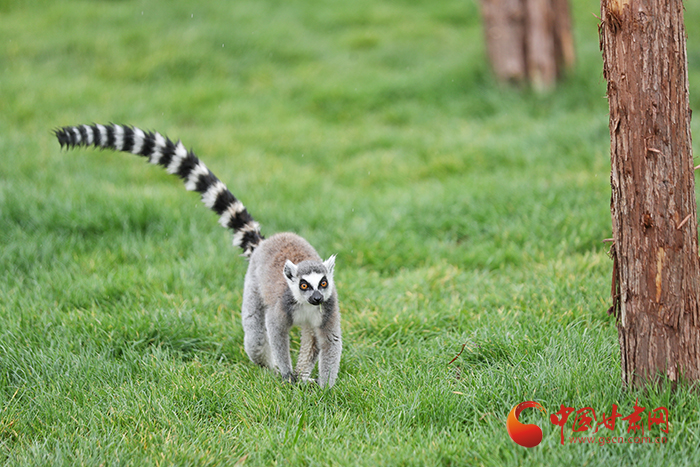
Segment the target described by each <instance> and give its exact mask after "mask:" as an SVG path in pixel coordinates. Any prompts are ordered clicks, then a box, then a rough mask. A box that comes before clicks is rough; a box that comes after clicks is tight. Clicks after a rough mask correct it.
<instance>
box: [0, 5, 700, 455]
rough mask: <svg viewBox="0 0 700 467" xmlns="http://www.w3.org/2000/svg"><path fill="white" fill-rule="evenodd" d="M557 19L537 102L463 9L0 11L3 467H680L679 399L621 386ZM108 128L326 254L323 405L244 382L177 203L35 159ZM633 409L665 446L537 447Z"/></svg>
mask: <svg viewBox="0 0 700 467" xmlns="http://www.w3.org/2000/svg"><path fill="white" fill-rule="evenodd" d="M572 4H573V8H574V22H575V27H576V45H577V53H578V62H577V66H576V69H575V71H574V72H573V73H572V74H571V75H570V76H569V77H568V78H567V79H566V81H565V82H564V83H562V85H561V86H560V87H559V88H558V89H557V90H556V92H553V93H550V94H547V95H537V94H534V93H532V92H529V91H527V90H522V91H518V90H512V89H506V88H502V87H499V86H497V85H496V84H495V83H494V82H493V78H492V76H491V74H490V71H489V68H488V65H487V63H486V61H485V51H484V44H483V39H482V29H481V20H480V15H479V9H478V2H477V1H476V0H444V1H439V2H436V1H430V0H415V1H407V0H382V1H369V0H359V1H357V2H340V1H331V0H306V1H300V0H287V1H278V0H258V1H252V0H239V1H236V2H185V1H179V0H177V1H176V0H170V1H164V0H159V1H145V0H123V1H86V0H83V1H78V0H70V1H61V2H52V1H33V2H28V1H21V0H15V1H13V0H0V154H1V156H0V160H1V162H0V464H2V463H4V464H6V465H12V466H16V465H42V466H43V465H67V466H68V465H71V466H72V465H90V466H92V465H95V466H97V465H109V466H112V465H133V466H150V465H153V466H156V465H157V466H162V465H177V466H183V465H197V466H209V465H211V466H214V465H251V466H267V465H323V466H325V465H366V466H375V465H420V466H422V465H567V466H568V465H631V464H637V465H674V466H675V465H689V466H695V465H700V449H698V445H700V401H699V400H698V397H697V395H696V394H695V393H693V392H691V391H690V390H688V389H686V388H682V389H679V390H678V391H677V392H675V393H670V392H668V391H666V390H663V389H658V388H648V390H646V391H625V390H624V389H623V388H622V387H621V380H620V364H619V360H620V351H619V347H618V342H617V330H616V328H615V324H614V318H612V317H610V316H608V314H607V313H606V310H607V309H608V307H609V306H610V304H611V300H610V276H611V268H612V263H611V261H610V259H609V258H608V256H607V254H606V248H607V246H606V244H604V243H603V242H602V240H603V239H605V238H608V237H610V236H611V233H610V230H611V222H610V212H609V203H610V188H609V136H608V117H607V101H606V100H605V98H604V97H605V82H604V80H603V78H602V71H601V70H602V61H601V58H600V52H599V50H598V37H597V29H596V28H597V20H596V18H595V17H594V16H593V14H592V13H596V14H597V13H598V11H599V3H598V1H597V0H581V1H579V0H572ZM686 25H687V28H688V35H689V37H688V56H689V61H690V81H691V83H690V85H691V106H692V107H693V108H694V109H696V110H697V109H698V108H700V6H699V5H698V4H697V2H690V1H688V2H686ZM112 121H113V122H117V123H127V124H133V125H137V126H139V127H141V128H144V129H153V130H158V131H160V132H162V133H164V134H167V135H168V136H170V137H171V138H174V139H178V138H181V139H182V140H183V142H184V143H185V144H186V145H187V146H188V147H192V148H193V149H194V150H195V151H196V153H197V154H198V155H199V156H200V157H201V158H202V160H203V161H204V162H205V163H206V164H207V166H209V167H210V168H211V169H212V170H213V171H214V172H215V173H216V174H217V175H218V176H219V178H221V179H222V180H223V181H224V182H226V183H227V185H228V186H229V188H230V189H231V191H232V192H233V193H234V194H235V195H237V196H238V197H239V198H240V199H241V200H242V201H243V203H245V204H246V206H247V207H248V208H249V210H250V212H251V214H252V215H253V216H254V217H255V218H256V219H257V220H258V221H259V222H260V223H261V224H262V226H263V233H264V234H267V235H269V234H271V233H274V232H279V231H295V232H297V233H299V234H301V235H303V236H304V237H306V238H307V239H309V241H311V243H312V244H314V246H315V247H316V248H317V249H318V251H319V252H320V253H321V255H322V256H324V257H327V256H329V255H330V254H333V253H337V255H338V259H337V262H336V268H335V270H336V283H337V287H338V290H339V296H340V303H341V312H342V316H343V335H344V353H343V360H342V363H341V369H340V375H339V378H338V382H337V384H336V386H335V387H334V388H333V389H332V390H329V391H324V390H320V389H318V388H316V387H310V386H303V385H298V386H291V385H286V384H283V383H282V382H281V381H280V380H278V378H277V377H275V376H274V375H272V374H270V373H268V372H266V371H264V370H261V369H259V368H257V367H255V366H254V365H253V364H252V363H250V362H249V360H248V358H247V356H246V355H245V352H244V350H243V330H242V327H241V323H240V316H239V313H240V305H241V294H242V287H243V276H244V273H245V268H246V265H247V263H246V262H245V260H243V259H242V258H240V257H238V254H239V253H240V252H239V251H237V250H235V249H233V248H232V247H231V244H230V242H231V237H230V234H229V233H228V232H227V231H225V230H224V229H222V228H221V227H219V226H218V225H217V222H216V217H215V216H214V215H213V214H212V213H211V212H209V211H208V210H207V209H206V207H205V206H204V205H202V204H201V203H200V201H199V199H198V197H197V196H196V195H194V194H193V193H188V192H186V191H185V190H184V188H183V187H182V184H181V183H180V181H179V180H178V179H177V178H175V177H173V176H171V175H168V174H167V173H165V171H163V170H161V169H160V168H158V167H152V166H149V165H147V164H145V163H144V162H143V161H142V160H138V159H137V158H136V157H134V156H129V155H126V154H115V153H111V152H101V151H96V150H79V151H71V152H65V151H61V150H60V149H59V146H58V143H57V141H56V140H55V138H54V136H53V135H52V133H51V130H52V129H53V128H55V127H57V126H61V125H71V124H80V123H92V122H98V123H107V122H112ZM693 132H694V133H695V134H696V135H697V134H700V126H699V125H698V123H697V120H696V122H695V123H694V124H693ZM697 151H698V147H697V144H696V153H697ZM298 339H299V337H298V333H295V334H294V335H293V345H292V346H293V348H296V347H298ZM463 344H464V347H463ZM462 348H463V352H462V353H461V354H460V355H459V356H458V357H457V358H456V359H455V360H454V362H452V363H450V361H451V360H453V359H454V358H455V356H457V354H458V353H459V352H460V350H461V349H462ZM527 400H535V401H538V402H539V403H540V404H542V405H543V406H544V407H545V408H546V409H547V412H548V414H547V416H543V415H542V414H541V413H540V412H538V411H536V410H533V409H528V410H527V411H526V412H523V420H524V421H525V422H526V423H536V424H538V425H539V426H540V427H542V429H543V432H544V439H543V441H542V443H541V444H540V445H539V446H537V447H535V448H532V449H526V448H523V447H520V446H519V445H517V444H515V443H514V442H513V441H511V439H510V438H509V436H508V434H507V432H506V428H505V420H506V416H507V415H508V412H509V411H510V409H511V408H512V407H513V406H515V405H516V404H518V403H520V402H522V401H527ZM635 402H638V404H639V406H643V407H645V408H646V411H645V412H644V413H643V414H642V416H643V417H644V420H645V421H646V420H647V419H646V417H647V416H648V414H649V413H650V412H651V411H652V410H653V409H654V408H658V407H666V408H667V409H668V412H669V425H668V427H669V431H668V434H665V433H662V432H661V431H660V428H661V426H659V425H654V426H652V427H651V429H649V428H648V425H647V429H646V430H645V436H650V437H652V439H653V438H656V437H659V436H666V438H667V442H666V443H659V444H654V443H651V444H638V443H624V444H601V443H600V442H599V441H597V440H598V437H599V436H600V435H601V434H603V436H606V437H614V438H618V437H619V438H624V439H625V440H626V439H627V438H628V436H641V432H632V433H631V434H628V427H629V424H628V422H627V421H623V420H622V419H620V418H618V419H617V424H616V426H615V428H614V429H613V430H609V429H607V428H605V427H604V426H602V427H600V431H599V432H598V433H596V434H595V435H594V436H595V439H596V441H595V442H593V443H584V444H581V443H572V442H570V438H571V437H572V436H578V435H581V436H585V435H589V434H590V433H591V432H592V431H593V429H592V428H591V429H590V430H588V431H585V432H574V431H573V428H574V424H573V420H574V416H575V415H572V416H571V418H570V419H569V421H568V423H567V424H566V425H565V426H564V428H563V431H562V430H560V428H559V427H558V426H555V425H553V424H552V423H550V419H549V415H551V414H554V413H556V412H557V411H559V409H560V407H561V406H562V405H564V406H569V407H572V408H575V409H577V410H578V409H581V408H585V407H591V408H592V409H593V410H595V412H596V414H597V417H598V421H602V420H603V413H606V414H610V411H611V410H612V406H613V404H616V405H617V407H618V411H619V412H620V414H621V415H622V416H623V417H626V416H627V415H630V414H632V413H633V412H634V406H635ZM562 433H563V435H564V438H565V440H564V444H563V445H562V444H561V442H560V439H561V438H560V437H561V434H562ZM592 436H593V435H592Z"/></svg>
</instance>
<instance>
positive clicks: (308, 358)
mask: <svg viewBox="0 0 700 467" xmlns="http://www.w3.org/2000/svg"><path fill="white" fill-rule="evenodd" d="M318 354H319V348H318V343H317V342H316V333H315V331H314V329H313V328H312V327H308V326H304V327H302V328H301V346H300V347H299V357H298V358H297V368H296V375H297V378H299V379H300V380H301V381H310V380H311V372H312V371H313V370H314V366H316V361H317V360H318Z"/></svg>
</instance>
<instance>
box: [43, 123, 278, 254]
mask: <svg viewBox="0 0 700 467" xmlns="http://www.w3.org/2000/svg"><path fill="white" fill-rule="evenodd" d="M55 134H56V137H57V138H58V142H59V143H60V144H61V147H64V146H67V147H68V148H73V147H76V146H95V147H96V148H102V149H113V150H115V151H123V152H130V153H132V154H135V155H137V156H143V157H146V158H147V159H148V162H150V163H151V164H159V165H161V166H163V167H164V168H165V169H166V170H167V171H168V173H171V174H174V175H177V176H178V177H180V178H181V179H182V180H184V182H185V188H186V189H188V190H190V191H196V192H198V193H200V194H201V195H202V202H203V203H204V204H205V205H206V206H207V207H208V208H209V209H211V210H212V211H214V212H215V213H216V214H218V215H219V224H221V225H222V226H224V227H228V228H229V229H231V230H232V231H233V244H234V246H239V247H241V248H242V249H243V256H245V257H246V258H250V255H251V254H252V253H253V250H254V249H255V247H256V246H258V245H259V244H260V242H261V241H262V240H263V239H264V237H263V236H262V235H261V234H260V226H259V225H258V223H257V222H256V221H255V220H253V217H252V216H251V215H250V214H248V210H247V209H246V208H245V206H243V204H242V203H241V202H240V201H239V200H237V199H236V197H235V196H233V194H232V193H231V192H230V191H229V190H228V188H226V185H224V184H223V183H222V182H221V181H220V180H219V179H218V178H216V176H215V175H214V174H213V173H212V172H211V171H210V170H209V169H208V168H207V167H206V166H205V165H204V163H203V162H201V161H200V160H199V159H198V158H197V156H195V155H194V153H193V152H192V151H188V150H187V149H185V146H184V145H183V144H182V142H180V141H178V142H177V143H173V142H172V141H170V140H169V139H168V138H166V137H165V136H163V135H161V134H160V133H157V132H155V133H152V132H150V131H143V130H140V129H139V128H135V127H130V126H125V125H114V124H111V125H80V126H66V127H63V128H59V129H57V130H55Z"/></svg>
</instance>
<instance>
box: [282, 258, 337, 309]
mask: <svg viewBox="0 0 700 467" xmlns="http://www.w3.org/2000/svg"><path fill="white" fill-rule="evenodd" d="M334 266H335V255H333V256H331V257H330V258H328V259H327V260H326V261H324V262H322V263H321V262H317V261H302V262H301V263H299V264H294V263H292V262H291V261H289V260H287V262H286V263H285V265H284V277H285V279H287V285H288V286H289V289H290V290H291V291H292V295H293V296H294V298H295V299H296V300H297V302H299V303H304V301H306V302H308V303H310V304H311V305H314V306H318V305H321V304H322V303H323V302H325V301H326V300H328V299H329V298H330V296H331V293H332V292H333V268H334Z"/></svg>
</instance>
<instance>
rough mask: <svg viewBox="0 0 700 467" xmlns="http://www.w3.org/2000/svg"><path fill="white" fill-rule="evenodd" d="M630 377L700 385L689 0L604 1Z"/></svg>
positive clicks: (619, 286) (622, 337)
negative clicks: (686, 7) (685, 13)
mask: <svg viewBox="0 0 700 467" xmlns="http://www.w3.org/2000/svg"><path fill="white" fill-rule="evenodd" d="M601 12H602V20H603V22H602V24H601V26H600V40H601V50H602V52H603V63H604V65H603V69H604V76H605V78H606V80H607V82H608V100H609V105H610V153H611V162H612V171H611V186H612V199H611V213H612V227H613V240H614V246H613V250H612V251H613V259H614V261H615V264H614V268H613V269H614V273H613V274H614V277H613V284H614V286H613V293H614V297H613V300H614V304H613V307H614V309H615V311H616V313H617V318H618V336H619V341H620V350H621V353H622V379H623V381H624V383H625V384H627V385H634V386H642V385H643V384H644V383H646V382H648V381H654V380H657V379H658V377H659V376H662V375H665V376H666V377H668V379H670V380H671V381H673V382H674V383H675V382H677V381H679V379H681V378H684V379H687V380H693V381H694V380H698V379H699V378H700V310H699V306H698V298H700V262H699V261H698V231H697V215H696V214H697V212H696V201H695V177H694V170H693V155H692V147H691V139H690V109H689V101H688V74H687V58H686V45H685V28H684V24H683V3H682V1H681V0H601Z"/></svg>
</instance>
